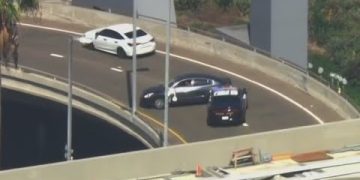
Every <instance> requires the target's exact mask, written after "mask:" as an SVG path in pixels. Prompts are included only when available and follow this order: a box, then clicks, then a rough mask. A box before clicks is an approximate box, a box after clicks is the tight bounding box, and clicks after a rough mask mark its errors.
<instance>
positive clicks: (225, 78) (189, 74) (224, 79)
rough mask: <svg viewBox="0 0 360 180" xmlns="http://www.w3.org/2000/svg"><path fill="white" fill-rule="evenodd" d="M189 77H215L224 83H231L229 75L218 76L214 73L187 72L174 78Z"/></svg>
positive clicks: (176, 79)
mask: <svg viewBox="0 0 360 180" xmlns="http://www.w3.org/2000/svg"><path fill="white" fill-rule="evenodd" d="M188 78H208V79H214V80H216V81H219V82H220V83H223V84H231V79H230V78H228V77H218V76H214V75H209V74H200V73H187V74H182V75H178V76H176V77H175V78H174V80H175V81H178V80H181V79H188Z"/></svg>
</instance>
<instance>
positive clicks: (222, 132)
mask: <svg viewBox="0 0 360 180" xmlns="http://www.w3.org/2000/svg"><path fill="white" fill-rule="evenodd" d="M54 24H55V26H60V27H62V28H66V29H67V30H77V29H81V28H77V27H76V25H71V26H65V25H59V24H56V23H54ZM54 24H51V23H50V24H49V25H51V26H54ZM69 37H70V35H69V34H66V33H62V32H55V31H49V30H42V29H37V28H29V27H25V26H21V28H20V49H19V51H20V59H19V64H20V65H23V66H28V67H32V68H35V69H39V70H42V71H46V72H49V73H52V74H55V75H59V76H62V77H65V78H66V77H67V54H68V50H69V47H68V41H69ZM162 47H163V45H161V44H159V48H160V49H161V48H162ZM172 52H176V53H179V54H181V55H183V56H186V57H192V58H194V59H196V60H198V58H199V59H200V61H205V60H206V62H207V63H208V64H212V65H214V66H216V67H223V68H224V69H227V70H230V71H232V72H236V73H238V74H241V75H244V76H245V77H248V78H250V79H253V80H255V81H258V82H261V83H262V84H264V85H266V86H269V87H272V88H273V89H275V90H278V91H280V92H281V93H283V94H284V95H286V96H288V97H290V98H292V99H294V100H295V101H297V102H298V103H300V104H301V105H302V106H304V107H306V108H308V109H309V110H310V111H311V112H313V113H314V114H315V115H317V116H318V117H319V118H321V119H322V120H323V121H324V122H328V121H336V120H340V119H341V117H340V116H339V115H338V114H336V113H335V112H334V111H332V110H331V109H329V108H328V107H327V106H326V105H324V104H322V103H321V102H319V101H317V100H316V99H314V98H312V97H310V96H309V95H307V94H305V93H303V92H301V91H300V90H298V89H296V88H295V87H292V86H290V85H288V84H286V83H283V82H282V81H279V80H276V79H274V78H271V77H269V76H266V75H265V74H262V73H261V72H258V71H254V70H252V69H248V68H246V67H241V66H239V65H235V64H232V63H229V62H227V61H225V60H222V59H214V58H213V57H210V56H206V55H200V54H197V53H196V52H189V51H185V50H182V49H179V48H176V47H172ZM57 55H62V56H64V57H63V58H61V57H58V56H57ZM73 57H74V58H73V60H74V65H73V79H74V81H76V82H79V83H81V84H84V85H86V86H89V87H91V88H94V89H96V90H98V91H101V92H103V93H105V94H107V95H109V96H111V97H113V98H114V99H116V100H118V101H121V102H123V103H124V104H129V99H130V97H131V95H130V92H129V81H128V80H129V71H130V70H131V69H132V60H131V58H128V59H124V58H119V57H116V56H114V55H111V54H107V53H103V52H100V51H94V50H89V49H86V48H83V47H81V46H80V44H78V43H74V47H73ZM164 59H165V56H164V55H163V54H161V53H156V54H153V55H150V56H145V57H141V58H139V59H138V68H144V69H146V70H145V71H140V72H138V84H137V87H138V94H137V97H139V95H140V93H141V91H142V90H143V89H144V88H147V87H149V86H153V85H155V84H159V83H162V82H163V81H164V66H165V65H164ZM114 68H115V69H114ZM187 72H201V73H208V74H215V75H218V76H228V77H230V78H231V79H232V81H233V84H234V85H236V86H239V87H246V88H247V89H248V92H249V96H248V97H249V109H248V112H247V122H248V124H249V126H248V127H242V126H238V127H215V128H214V127H208V126H207V125H206V105H193V106H182V107H172V108H170V111H169V127H170V128H171V129H172V130H174V131H175V132H177V134H178V135H180V136H181V137H182V138H184V139H185V140H186V141H187V142H194V141H203V140H210V139H216V138H222V137H230V136H235V135H242V134H251V133H257V132H264V131H271V130H276V129H286V128H291V127H297V126H306V125H313V124H318V121H316V120H315V119H314V118H313V117H312V116H310V115H309V114H308V113H306V112H305V111H304V110H303V109H300V108H299V107H297V106H295V105H294V104H293V103H290V102H289V101H287V100H286V99H284V98H282V97H280V96H278V95H276V94H274V93H272V92H270V91H268V90H266V89H264V88H261V87H260V86H258V85H255V84H253V83H250V82H248V81H245V80H243V79H241V78H237V77H235V76H233V75H229V74H226V73H224V72H220V71H218V70H214V69H211V68H208V67H205V66H202V65H198V64H194V63H191V62H188V61H184V60H183V59H181V58H175V57H171V59H170V78H172V77H174V76H176V75H179V74H182V73H187ZM137 102H138V99H137ZM138 110H139V111H141V112H143V113H145V114H147V115H149V116H151V117H153V118H154V119H156V120H158V121H159V122H160V123H161V122H162V119H163V111H161V110H154V109H143V108H138ZM174 143H175V142H174Z"/></svg>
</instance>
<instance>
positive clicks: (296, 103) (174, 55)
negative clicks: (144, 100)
mask: <svg viewBox="0 0 360 180" xmlns="http://www.w3.org/2000/svg"><path fill="white" fill-rule="evenodd" d="M156 52H158V53H160V54H166V53H165V52H164V51H161V50H156ZM171 56H173V57H176V58H179V59H183V60H185V61H189V62H192V63H195V64H198V65H202V66H205V67H208V68H211V69H215V70H218V71H221V72H224V73H227V74H230V75H232V76H235V77H237V78H240V79H243V80H245V81H247V82H250V83H252V84H255V85H257V86H260V87H262V88H264V89H266V90H268V91H270V92H272V93H274V94H276V95H278V96H280V97H282V98H284V99H285V100H287V101H289V102H290V103H292V104H294V105H295V106H297V107H298V108H300V109H302V110H303V111H305V112H306V113H308V114H309V115H310V116H311V117H313V118H314V119H315V120H316V121H317V122H318V123H319V124H324V121H322V120H321V119H320V118H319V117H318V116H316V115H315V114H314V113H312V112H311V111H310V110H308V109H307V108H306V107H304V106H303V105H301V104H299V103H298V102H296V101H294V100H293V99H291V98H289V97H287V96H286V95H284V94H282V93H280V92H278V91H276V90H274V89H272V88H270V87H268V86H265V85H263V84H261V83H259V82H256V81H253V80H251V79H249V78H247V77H244V76H242V75H239V74H236V73H234V72H231V71H228V70H225V69H221V68H219V67H216V66H213V65H210V64H205V63H203V62H200V61H196V60H194V59H191V58H188V57H184V56H180V55H176V54H171Z"/></svg>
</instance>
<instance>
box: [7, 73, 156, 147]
mask: <svg viewBox="0 0 360 180" xmlns="http://www.w3.org/2000/svg"><path fill="white" fill-rule="evenodd" d="M2 78H3V79H2V85H3V87H6V88H8V89H12V90H15V91H19V92H23V93H26V94H30V95H33V96H38V97H42V98H46V99H49V100H52V101H55V102H58V103H61V104H64V105H67V103H68V97H67V91H68V85H67V83H66V82H64V81H61V80H60V79H61V78H60V77H56V76H53V75H50V74H46V73H44V72H40V71H35V70H31V69H29V68H25V69H24V67H22V70H21V71H20V70H13V69H11V68H2ZM73 107H74V108H77V109H79V110H81V111H83V112H86V113H88V114H91V115H93V116H96V117H98V118H100V119H102V120H104V121H107V122H108V123H110V124H112V125H114V126H115V127H118V128H120V129H122V130H123V131H125V132H127V133H128V134H130V135H132V136H133V137H135V138H137V139H138V140H139V141H141V142H142V143H143V144H144V145H146V146H147V147H149V148H153V147H159V146H160V145H161V142H160V136H159V134H158V133H157V132H156V131H155V130H154V129H153V128H152V127H150V126H149V125H148V124H147V123H145V122H144V121H142V120H141V119H139V118H134V120H133V121H132V120H131V113H130V112H129V109H127V108H126V106H124V105H122V104H120V103H119V102H117V101H116V100H114V99H113V98H110V97H107V96H106V95H103V94H101V93H99V92H96V91H95V90H92V89H90V88H87V87H85V86H81V87H79V85H76V84H74V85H73Z"/></svg>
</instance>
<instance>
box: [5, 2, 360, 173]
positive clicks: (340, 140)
mask: <svg viewBox="0 0 360 180" xmlns="http://www.w3.org/2000/svg"><path fill="white" fill-rule="evenodd" d="M42 6H43V8H44V9H43V10H44V11H43V13H44V14H46V17H47V18H55V19H57V20H63V21H68V20H69V19H70V20H71V21H74V22H78V23H83V24H87V25H91V26H102V25H105V24H110V23H114V22H130V21H131V20H130V19H129V18H126V17H122V16H117V15H109V14H107V13H104V12H94V11H90V10H86V9H82V8H75V7H70V6H66V7H64V6H62V5H59V4H42ZM90 18H91V19H90ZM140 24H141V25H142V27H144V29H146V30H148V31H149V32H151V33H152V34H154V35H155V36H156V37H160V38H159V39H158V40H159V41H164V39H162V38H161V37H163V36H162V34H164V30H165V29H164V28H163V26H162V25H161V24H154V23H153V22H146V21H140ZM172 31H173V37H174V39H173V44H174V45H176V46H180V47H184V48H190V49H194V48H196V49H197V50H198V51H199V52H202V53H210V54H212V55H214V56H221V57H224V58H225V59H227V60H229V61H231V62H235V63H237V64H239V65H243V66H250V67H252V68H254V69H257V70H259V71H261V72H264V73H266V74H268V75H270V76H273V77H275V78H279V79H282V80H283V81H285V82H288V83H290V84H292V85H293V86H295V87H297V88H299V89H301V90H303V91H305V92H307V93H308V94H309V95H311V96H313V97H315V98H318V99H320V100H321V101H323V102H324V103H326V104H328V105H329V106H330V107H331V108H333V109H334V110H335V111H337V112H338V113H339V114H341V115H342V116H343V117H344V119H353V120H346V121H341V122H334V123H328V124H325V125H316V126H309V127H300V128H295V129H287V130H279V131H274V132H266V133H259V134H252V135H245V136H239V137H232V138H226V139H219V140H212V141H205V142H199V143H194V144H185V145H176V146H171V147H169V148H157V149H152V150H147V151H138V152H131V153H124V154H119V155H112V156H104V157H98V158H91V159H85V160H75V161H71V162H64V163H55V164H49V165H41V166H36V167H29V168H22V169H17V170H10V171H3V172H0V178H1V179H3V178H4V179H131V178H134V179H136V178H143V179H154V176H155V177H158V178H168V177H169V176H172V175H175V176H178V174H176V173H169V172H174V171H175V172H178V173H184V172H185V173H186V172H190V173H191V171H193V170H194V168H195V167H196V165H198V164H200V165H201V166H203V167H207V166H217V167H226V166H228V165H229V160H230V159H231V155H232V153H233V152H234V151H236V150H239V149H245V148H249V147H251V148H253V149H255V152H263V153H265V154H275V153H281V152H286V153H302V152H308V151H320V150H325V149H326V150H329V149H330V150H333V149H341V148H343V147H345V146H348V145H353V144H359V140H358V139H359V137H360V134H359V133H360V131H358V128H359V127H360V124H359V119H356V118H358V117H359V113H358V111H357V110H356V109H355V108H354V107H352V106H351V104H349V103H348V102H347V101H346V100H345V99H343V98H342V97H341V96H339V95H338V94H337V93H335V92H333V91H332V90H331V89H329V88H328V87H327V86H325V85H323V84H321V83H319V82H317V81H316V80H315V79H313V78H311V77H309V75H308V74H306V73H304V72H299V71H298V70H296V69H293V68H291V67H289V66H287V65H286V64H284V62H281V61H274V60H273V59H271V58H269V57H267V56H263V55H261V54H258V53H256V52H253V51H249V50H246V49H243V48H240V47H237V46H233V45H230V44H227V43H225V42H221V41H218V40H214V39H211V38H208V37H204V36H200V35H196V34H193V33H190V32H187V31H182V30H178V29H175V28H174V29H172ZM189 41H191V42H193V43H191V44H189V43H188V42H189ZM153 134H154V133H153ZM154 137H156V136H154ZM154 139H155V141H153V142H154V143H155V142H156V138H154ZM258 154H261V153H258ZM354 154H355V156H357V155H358V154H357V153H356V152H355V153H354ZM354 154H353V155H354ZM349 162H350V161H349ZM154 164H156V165H154ZM318 168H319V167H318ZM302 170H303V169H302ZM302 170H301V171H302ZM159 175H160V176H159ZM162 175H165V176H162ZM190 176H192V177H194V174H191V175H190ZM185 177H186V176H185ZM185 179H186V178H185Z"/></svg>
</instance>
